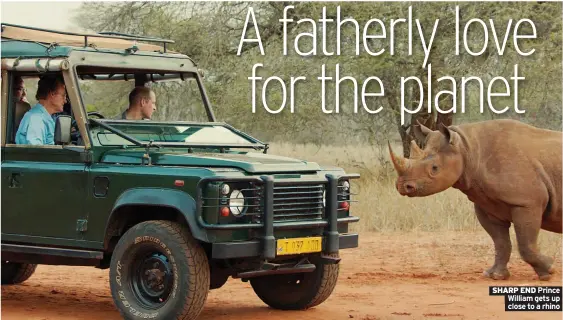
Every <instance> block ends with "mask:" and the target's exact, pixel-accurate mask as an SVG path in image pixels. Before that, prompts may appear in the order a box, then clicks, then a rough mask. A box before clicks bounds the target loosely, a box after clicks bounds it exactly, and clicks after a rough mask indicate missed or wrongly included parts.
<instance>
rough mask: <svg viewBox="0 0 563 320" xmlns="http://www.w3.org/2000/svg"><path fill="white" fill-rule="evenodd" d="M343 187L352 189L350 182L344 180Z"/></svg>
mask: <svg viewBox="0 0 563 320" xmlns="http://www.w3.org/2000/svg"><path fill="white" fill-rule="evenodd" d="M342 187H343V188H344V191H349V190H350V182H348V181H344V182H343V183H342Z"/></svg>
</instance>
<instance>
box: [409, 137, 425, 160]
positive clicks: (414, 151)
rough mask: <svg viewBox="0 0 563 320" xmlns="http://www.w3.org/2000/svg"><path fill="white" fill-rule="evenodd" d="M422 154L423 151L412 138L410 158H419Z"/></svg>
mask: <svg viewBox="0 0 563 320" xmlns="http://www.w3.org/2000/svg"><path fill="white" fill-rule="evenodd" d="M423 156H424V151H422V149H420V147H419V146H418V144H416V142H415V141H414V140H411V156H410V157H411V159H420V158H422V157H423Z"/></svg>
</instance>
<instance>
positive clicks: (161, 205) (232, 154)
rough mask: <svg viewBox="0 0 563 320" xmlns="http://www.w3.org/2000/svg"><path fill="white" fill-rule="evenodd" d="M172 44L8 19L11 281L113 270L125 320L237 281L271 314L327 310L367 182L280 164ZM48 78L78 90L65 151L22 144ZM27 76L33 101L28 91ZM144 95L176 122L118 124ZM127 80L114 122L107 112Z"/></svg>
mask: <svg viewBox="0 0 563 320" xmlns="http://www.w3.org/2000/svg"><path fill="white" fill-rule="evenodd" d="M170 43H173V41H171V40H167V39H159V38H150V37H145V36H134V35H128V34H119V33H85V34H82V33H71V32H62V31H54V30H45V29H38V28H33V27H27V26H18V25H12V24H2V47H1V55H2V56H1V59H2V105H1V108H2V109H1V117H2V123H1V128H2V129H1V130H2V137H1V139H2V141H1V143H2V146H1V147H2V148H1V156H2V167H1V175H2V229H1V230H2V284H3V285H9V284H12V285H14V284H18V283H21V282H23V281H25V280H27V279H28V278H29V277H30V276H32V274H33V273H34V271H35V269H36V266H37V265H39V264H47V265H67V266H93V267H96V268H101V269H109V282H110V288H111V294H112V297H113V299H114V303H115V306H116V308H117V309H118V310H119V312H120V313H121V315H122V316H123V317H124V318H126V319H166V320H169V319H196V318H197V317H198V316H199V314H200V313H201V311H202V309H203V307H204V305H205V301H206V298H207V295H208V292H209V290H211V289H217V288H220V287H221V286H223V285H224V284H225V283H226V282H227V280H228V279H229V277H232V278H235V279H241V280H242V281H249V282H250V284H251V286H252V288H253V290H254V292H255V293H256V294H257V296H258V297H259V298H260V299H261V300H262V301H263V302H264V303H265V304H267V305H269V306H270V307H272V308H277V309H284V310H299V309H307V308H311V307H314V306H316V305H319V304H320V303H322V302H323V301H325V300H326V299H327V298H328V297H329V296H330V295H331V293H332V291H333V289H334V287H335V285H336V283H337V278H338V272H339V263H340V255H339V251H340V250H341V249H346V248H354V247H357V246H358V234H356V233H351V232H349V224H350V223H353V222H357V221H358V220H359V219H358V217H355V216H353V215H352V214H351V207H352V206H351V203H353V202H355V200H353V198H352V195H353V192H352V190H351V189H352V188H351V187H350V182H351V180H352V179H355V178H359V175H357V174H346V173H345V172H344V171H343V170H342V169H340V168H334V167H330V168H326V167H321V166H319V165H318V164H316V163H312V162H307V161H302V160H298V159H292V158H287V157H281V156H274V155H270V154H268V144H265V143H263V142H261V141H259V140H257V139H255V138H254V137H251V136H250V135H248V134H245V133H244V132H241V131H239V130H236V129H235V128H233V127H231V126H230V125H228V124H226V123H222V122H218V121H216V119H215V115H214V113H213V110H212V108H211V105H210V103H209V99H208V97H207V93H206V90H205V88H204V86H203V72H202V71H201V70H200V69H198V67H197V66H196V64H195V63H194V61H193V60H191V59H190V58H189V57H188V56H186V55H184V54H180V53H177V52H173V51H170V50H169V49H168V48H167V46H170ZM45 75H59V76H61V77H62V78H63V79H64V83H65V87H66V91H67V99H66V104H65V107H64V111H63V112H62V113H61V114H57V115H55V117H54V118H55V119H56V120H55V122H56V130H55V134H54V136H55V144H54V145H42V146H37V145H19V144H16V143H15V134H16V132H17V128H18V125H19V121H21V117H22V115H23V114H24V113H25V112H26V111H27V110H28V109H29V107H30V106H33V105H34V103H33V102H32V101H31V100H32V99H33V96H34V95H35V93H34V92H33V91H32V88H33V86H34V85H35V84H36V83H37V81H38V80H39V79H40V77H42V76H45ZM18 79H23V83H24V85H25V86H26V89H27V90H28V92H29V95H27V97H28V100H30V101H27V102H22V101H21V100H19V99H18V98H17V97H18V96H17V95H16V93H17V92H18V90H20V89H21V88H20V87H19V86H20V82H19V80H18ZM134 86H149V87H151V88H154V89H155V90H159V91H158V93H157V97H158V100H159V102H158V105H159V107H158V109H159V110H166V112H167V117H168V118H167V119H168V120H158V119H152V120H138V121H135V120H123V119H120V118H119V116H116V114H117V115H119V113H118V112H122V111H123V110H125V108H127V104H120V103H119V102H118V101H124V99H125V100H126V99H127V97H126V96H127V92H128V91H130V90H131V89H132V88H133V87H134ZM122 87H124V88H126V89H127V90H128V91H127V92H126V93H124V96H125V97H123V96H121V97H119V99H121V100H119V99H118V98H115V103H113V104H112V103H110V105H112V106H113V107H114V109H111V110H118V111H116V112H114V113H115V114H112V115H108V114H105V115H104V114H103V112H102V111H100V110H101V109H100V110H96V106H98V104H99V101H101V100H102V98H100V96H103V98H107V99H106V100H107V101H113V100H112V99H113V98H112V94H113V93H115V92H117V91H116V90H115V89H116V88H122ZM110 92H112V94H110ZM106 96H107V97H106ZM22 105H23V106H22ZM168 105H174V106H175V107H174V108H166V106H168ZM184 107H185V108H186V109H188V111H189V112H184V109H182V108H184ZM196 107H197V108H196ZM26 108H27V109H26ZM104 110H110V109H104ZM197 110H199V112H200V113H199V114H198V115H197V117H199V118H197V117H196V116H195V115H196V113H197ZM172 112H176V116H177V117H176V118H178V120H169V119H170V118H173V116H172ZM155 114H157V115H160V112H156V113H155ZM192 114H193V115H194V117H193V118H192V119H190V117H191V115H192ZM194 119H195V120H194Z"/></svg>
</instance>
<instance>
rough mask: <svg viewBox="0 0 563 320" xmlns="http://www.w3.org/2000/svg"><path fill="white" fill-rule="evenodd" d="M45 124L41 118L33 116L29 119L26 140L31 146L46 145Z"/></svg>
mask: <svg viewBox="0 0 563 320" xmlns="http://www.w3.org/2000/svg"><path fill="white" fill-rule="evenodd" d="M45 130H47V128H45V124H44V123H43V119H42V118H41V116H39V115H37V116H35V115H33V116H31V117H30V119H29V124H28V126H27V134H26V136H25V139H26V140H27V144H31V145H43V144H45V141H44V137H45Z"/></svg>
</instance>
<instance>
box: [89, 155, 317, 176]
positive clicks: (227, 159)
mask: <svg viewBox="0 0 563 320" xmlns="http://www.w3.org/2000/svg"><path fill="white" fill-rule="evenodd" d="M143 154H144V151H139V150H134V151H133V150H112V151H108V152H105V153H104V155H103V156H102V158H101V159H100V161H101V162H104V163H120V164H139V165H141V159H142V157H143ZM151 162H152V165H158V166H187V167H223V168H238V169H240V170H244V171H246V172H249V173H272V172H314V171H319V170H321V167H320V166H319V165H318V164H317V163H315V162H309V161H304V160H299V159H293V158H287V157H282V156H276V155H269V154H264V153H258V152H247V153H199V152H198V153H179V152H164V151H157V152H152V151H151Z"/></svg>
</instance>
